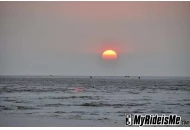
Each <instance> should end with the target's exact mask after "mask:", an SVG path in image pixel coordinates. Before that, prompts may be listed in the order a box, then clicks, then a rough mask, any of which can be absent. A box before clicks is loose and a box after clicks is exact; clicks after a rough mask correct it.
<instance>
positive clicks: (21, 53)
mask: <svg viewBox="0 0 190 130" xmlns="http://www.w3.org/2000/svg"><path fill="white" fill-rule="evenodd" d="M189 13H190V2H0V75H50V74H52V75H114V76H115V75H118V76H120V75H121V76H122V75H131V76H136V75H140V76H190V15H189ZM106 49H113V50H115V51H116V52H117V54H118V59H117V60H115V61H106V60H103V59H102V58H101V54H102V53H103V51H104V50H106Z"/></svg>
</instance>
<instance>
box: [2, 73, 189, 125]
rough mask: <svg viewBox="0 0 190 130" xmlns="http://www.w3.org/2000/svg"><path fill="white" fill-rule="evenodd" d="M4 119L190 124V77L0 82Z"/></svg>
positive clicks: (11, 78)
mask: <svg viewBox="0 0 190 130" xmlns="http://www.w3.org/2000/svg"><path fill="white" fill-rule="evenodd" d="M0 113H3V114H10V115H13V114H16V115H27V116H42V117H55V118H60V119H80V120H86V119H87V120H107V121H112V122H121V121H122V122H123V121H124V119H125V116H124V115H125V114H127V113H130V114H131V113H141V114H147V113H150V114H166V115H167V114H178V115H181V116H182V119H186V120H190V78H189V77H169V78H168V77H141V79H138V78H137V77H130V78H125V77H92V78H89V77H59V76H58V77H54V76H52V77H39V76H38V77H37V76H34V77H30V76H26V77H22V76H1V77H0Z"/></svg>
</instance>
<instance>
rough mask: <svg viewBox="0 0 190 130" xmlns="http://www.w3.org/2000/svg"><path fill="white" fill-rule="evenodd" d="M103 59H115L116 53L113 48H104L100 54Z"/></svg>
mask: <svg viewBox="0 0 190 130" xmlns="http://www.w3.org/2000/svg"><path fill="white" fill-rule="evenodd" d="M102 58H103V59H117V53H116V52H115V51H113V50H106V51H104V53H103V54H102Z"/></svg>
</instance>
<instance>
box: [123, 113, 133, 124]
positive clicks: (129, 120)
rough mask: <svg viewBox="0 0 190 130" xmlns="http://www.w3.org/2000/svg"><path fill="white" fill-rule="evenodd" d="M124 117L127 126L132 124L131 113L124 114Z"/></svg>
mask: <svg viewBox="0 0 190 130" xmlns="http://www.w3.org/2000/svg"><path fill="white" fill-rule="evenodd" d="M125 118H126V125H127V126H130V125H132V115H131V114H125Z"/></svg>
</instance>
